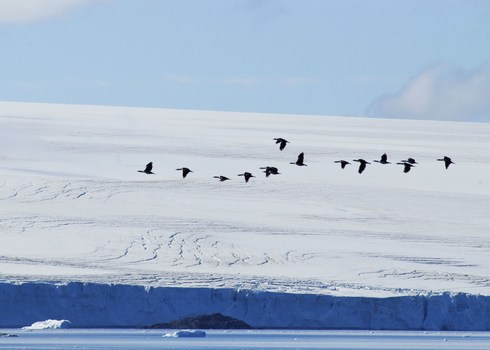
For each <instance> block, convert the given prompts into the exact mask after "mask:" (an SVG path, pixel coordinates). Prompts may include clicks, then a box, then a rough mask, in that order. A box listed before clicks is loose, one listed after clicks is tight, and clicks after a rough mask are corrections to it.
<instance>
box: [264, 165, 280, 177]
mask: <svg viewBox="0 0 490 350" xmlns="http://www.w3.org/2000/svg"><path fill="white" fill-rule="evenodd" d="M260 169H265V170H264V173H265V176H266V177H269V175H279V174H280V172H279V170H278V169H277V168H276V167H274V166H266V167H262V168H260Z"/></svg>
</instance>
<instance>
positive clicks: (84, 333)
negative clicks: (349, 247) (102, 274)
mask: <svg viewBox="0 0 490 350" xmlns="http://www.w3.org/2000/svg"><path fill="white" fill-rule="evenodd" d="M172 332H173V331H167V330H142V329H116V330H114V329H63V330H61V329H60V330H38V331H22V330H19V329H4V330H0V333H8V334H12V335H15V336H14V337H4V336H2V337H0V349H2V350H7V349H50V350H59V349H98V350H100V349H148V350H151V349H178V350H184V349H199V350H211V349H229V350H235V349H343V350H349V349H356V350H364V349H390V350H401V349H417V350H421V349H452V350H456V349H458V350H459V349H461V350H463V349H464V350H468V349H481V350H483V349H485V350H488V349H490V332H393V331H292V330H252V331H221V330H213V331H206V337H204V338H172V337H164V335H165V334H167V333H172Z"/></svg>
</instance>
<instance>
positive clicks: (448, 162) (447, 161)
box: [438, 156, 456, 169]
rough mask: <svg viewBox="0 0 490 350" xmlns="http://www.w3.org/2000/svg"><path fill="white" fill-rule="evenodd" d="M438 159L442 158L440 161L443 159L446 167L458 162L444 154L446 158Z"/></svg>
mask: <svg viewBox="0 0 490 350" xmlns="http://www.w3.org/2000/svg"><path fill="white" fill-rule="evenodd" d="M438 160H440V161H443V162H444V165H445V166H446V169H447V168H449V165H450V164H456V163H454V162H453V161H452V160H451V158H449V157H446V156H444V158H442V159H438Z"/></svg>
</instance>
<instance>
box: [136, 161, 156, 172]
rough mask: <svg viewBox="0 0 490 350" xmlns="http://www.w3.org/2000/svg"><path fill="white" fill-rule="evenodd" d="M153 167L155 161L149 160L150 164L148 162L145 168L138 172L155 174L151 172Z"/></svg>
mask: <svg viewBox="0 0 490 350" xmlns="http://www.w3.org/2000/svg"><path fill="white" fill-rule="evenodd" d="M152 169H153V162H149V163H148V164H146V168H145V170H138V172H139V173H145V174H154V173H152V172H151V170H152Z"/></svg>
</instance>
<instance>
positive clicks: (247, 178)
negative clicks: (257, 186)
mask: <svg viewBox="0 0 490 350" xmlns="http://www.w3.org/2000/svg"><path fill="white" fill-rule="evenodd" d="M238 176H243V177H244V178H245V182H248V180H250V178H251V177H255V176H253V175H252V174H251V173H249V172H247V171H246V172H244V173H243V174H238Z"/></svg>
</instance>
